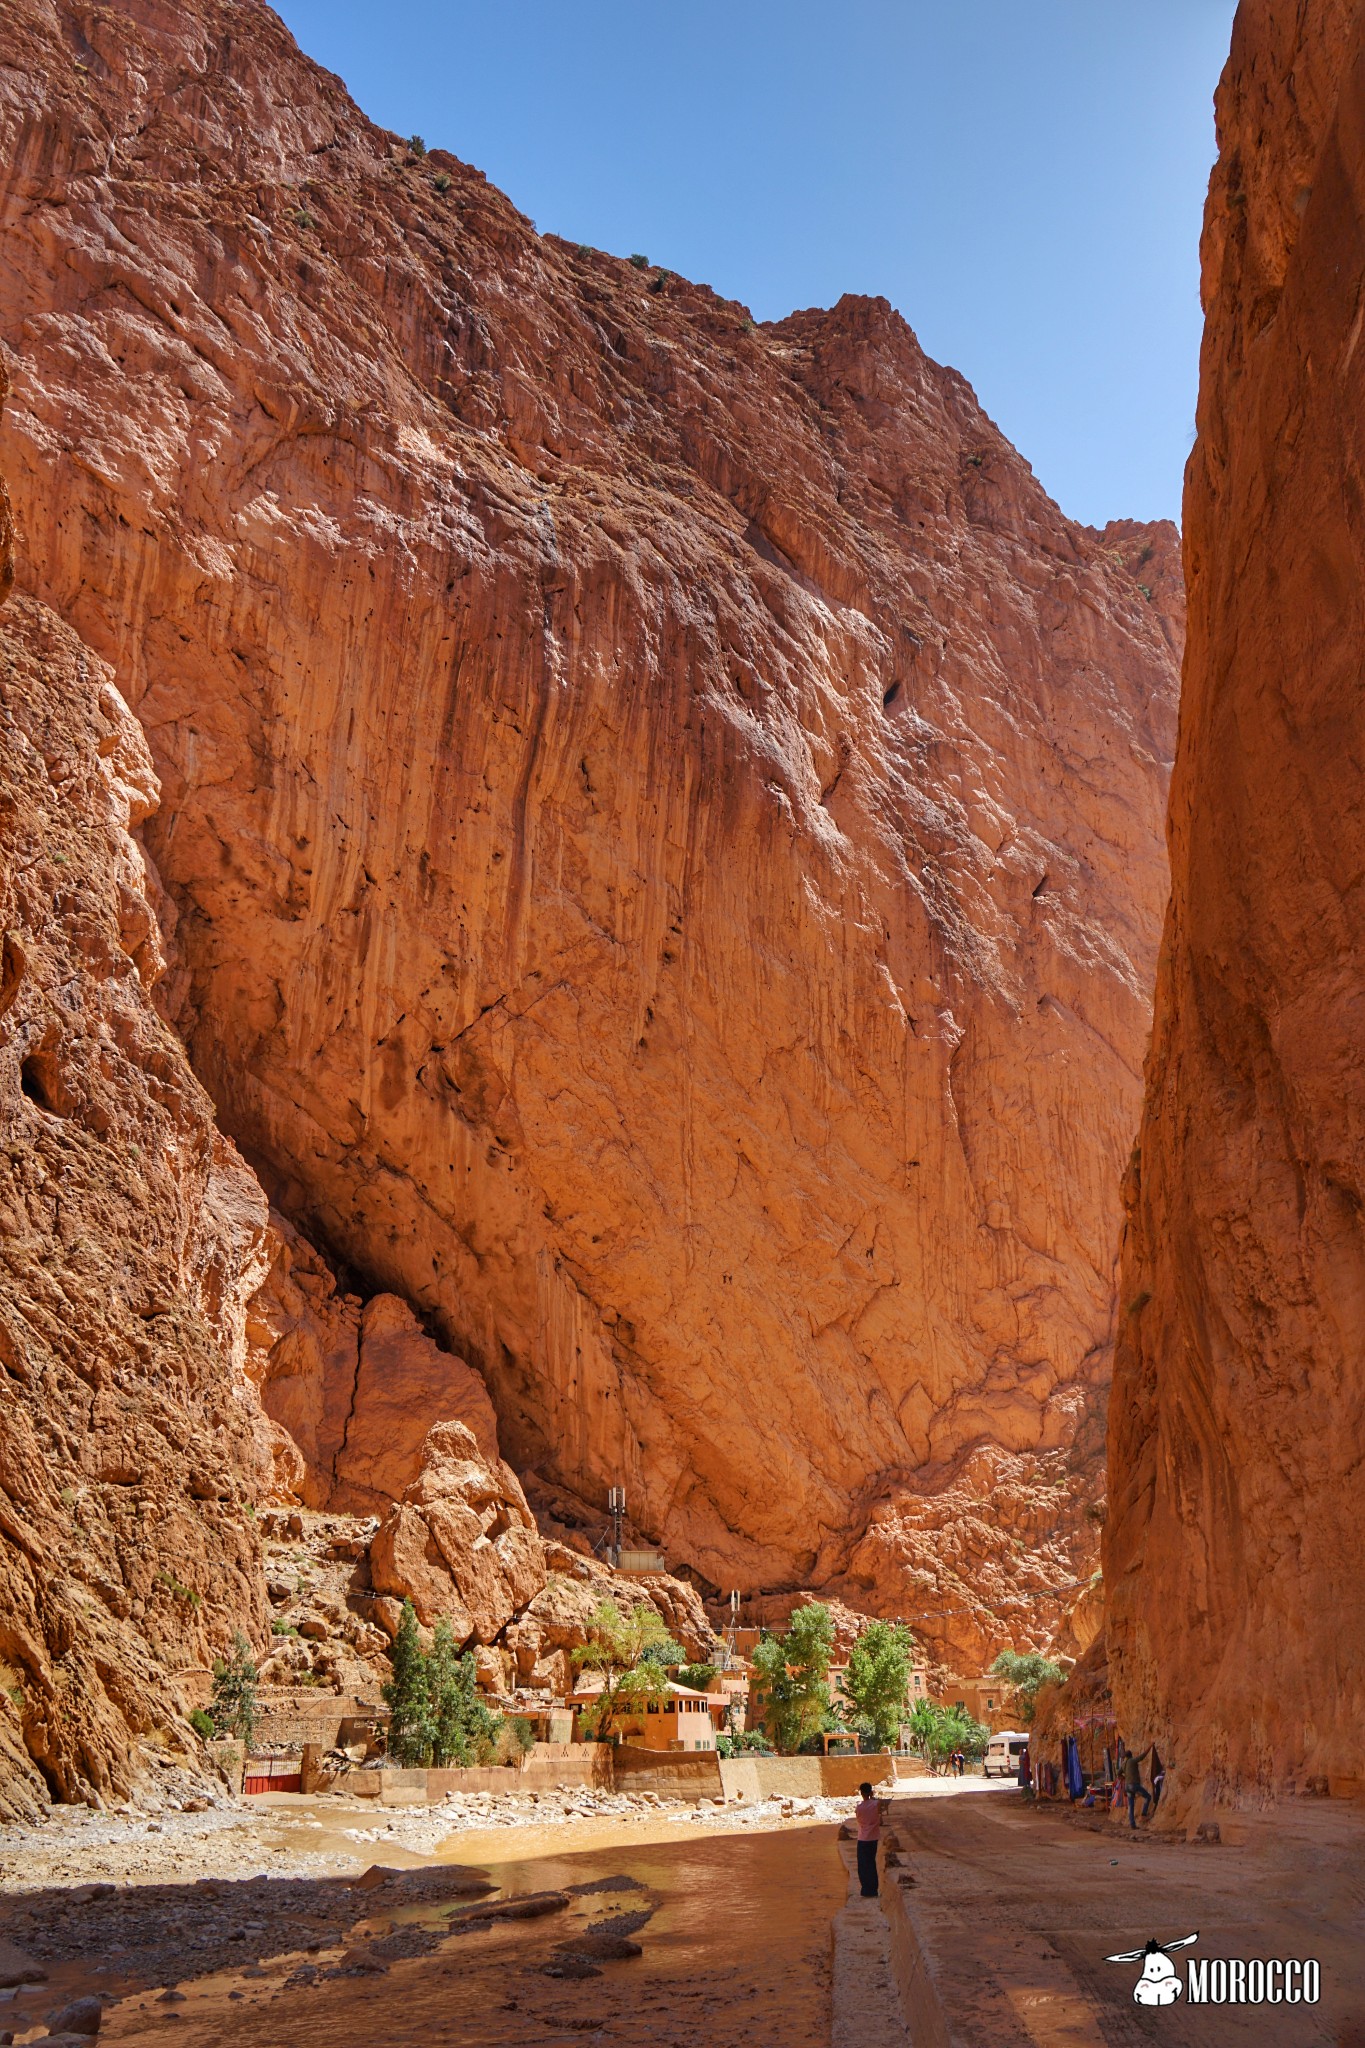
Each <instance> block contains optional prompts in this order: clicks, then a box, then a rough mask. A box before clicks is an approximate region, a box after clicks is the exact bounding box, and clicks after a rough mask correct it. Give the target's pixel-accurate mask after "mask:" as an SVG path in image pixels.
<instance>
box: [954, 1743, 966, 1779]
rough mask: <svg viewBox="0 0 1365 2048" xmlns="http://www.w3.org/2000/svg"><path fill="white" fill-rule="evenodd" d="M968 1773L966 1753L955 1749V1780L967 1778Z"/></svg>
mask: <svg viewBox="0 0 1365 2048" xmlns="http://www.w3.org/2000/svg"><path fill="white" fill-rule="evenodd" d="M966 1773H967V1757H966V1752H965V1751H964V1750H960V1749H955V1750H954V1751H953V1776H954V1777H955V1778H962V1777H965V1776H966Z"/></svg>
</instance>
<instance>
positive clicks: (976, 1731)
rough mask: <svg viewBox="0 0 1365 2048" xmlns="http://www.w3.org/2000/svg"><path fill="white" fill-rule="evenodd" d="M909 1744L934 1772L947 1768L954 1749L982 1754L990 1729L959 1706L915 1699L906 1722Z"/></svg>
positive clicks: (984, 1751) (988, 1738)
mask: <svg viewBox="0 0 1365 2048" xmlns="http://www.w3.org/2000/svg"><path fill="white" fill-rule="evenodd" d="M906 1726H907V1727H908V1729H909V1731H910V1743H911V1747H912V1748H913V1749H915V1750H917V1751H918V1752H919V1754H920V1755H921V1756H922V1757H923V1758H924V1761H925V1763H926V1764H927V1766H928V1768H929V1770H930V1772H931V1773H933V1774H937V1773H938V1772H940V1771H942V1770H945V1769H946V1768H947V1764H948V1759H949V1757H950V1756H951V1755H952V1753H953V1751H954V1750H955V1749H960V1750H961V1751H962V1752H963V1754H964V1755H966V1756H984V1755H985V1754H986V1744H987V1743H988V1742H989V1741H990V1738H991V1731H990V1729H989V1728H987V1727H985V1726H984V1725H983V1724H982V1723H981V1722H980V1721H978V1720H975V1719H974V1718H973V1716H972V1715H971V1714H968V1713H966V1712H965V1711H964V1710H963V1709H961V1708H959V1707H944V1706H940V1705H939V1704H938V1702H937V1701H936V1700H916V1701H915V1704H914V1706H913V1708H912V1709H911V1712H910V1718H909V1720H908V1722H907V1723H906Z"/></svg>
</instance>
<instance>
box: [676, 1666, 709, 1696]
mask: <svg viewBox="0 0 1365 2048" xmlns="http://www.w3.org/2000/svg"><path fill="white" fill-rule="evenodd" d="M715 1675H716V1667H715V1665H714V1664H680V1665H679V1666H678V1668H677V1670H676V1671H675V1672H674V1673H673V1676H674V1677H675V1678H676V1679H677V1681H678V1684H679V1685H686V1686H690V1688H691V1690H692V1691H693V1692H705V1691H706V1688H707V1686H708V1685H710V1683H711V1680H712V1679H713V1678H714V1677H715Z"/></svg>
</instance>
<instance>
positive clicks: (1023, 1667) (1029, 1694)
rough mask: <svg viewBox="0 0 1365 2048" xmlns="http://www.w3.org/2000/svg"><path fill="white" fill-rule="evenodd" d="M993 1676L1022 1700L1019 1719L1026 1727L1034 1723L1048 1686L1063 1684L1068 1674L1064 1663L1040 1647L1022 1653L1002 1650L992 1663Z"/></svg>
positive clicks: (1019, 1700) (1020, 1701)
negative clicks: (1056, 1660)
mask: <svg viewBox="0 0 1365 2048" xmlns="http://www.w3.org/2000/svg"><path fill="white" fill-rule="evenodd" d="M991 1673H992V1676H994V1677H996V1678H998V1679H999V1680H1000V1683H1001V1684H1002V1685H1007V1686H1008V1687H1009V1688H1010V1690H1011V1692H1012V1693H1013V1694H1014V1696H1015V1698H1016V1699H1017V1700H1018V1702H1019V1718H1020V1720H1021V1721H1022V1722H1023V1724H1024V1726H1025V1727H1026V1728H1029V1727H1031V1726H1032V1725H1033V1710H1034V1708H1035V1706H1036V1705H1037V1701H1038V1694H1039V1693H1040V1692H1041V1690H1042V1688H1043V1687H1044V1686H1045V1685H1060V1684H1061V1683H1062V1680H1063V1679H1064V1678H1065V1677H1066V1673H1065V1672H1064V1671H1063V1669H1062V1667H1061V1665H1060V1664H1054V1663H1053V1662H1052V1659H1051V1658H1050V1657H1044V1656H1042V1655H1041V1654H1040V1652H1039V1651H1037V1650H1028V1651H1026V1652H1025V1653H1024V1654H1023V1655H1022V1656H1021V1655H1020V1653H1019V1652H1018V1651H1017V1650H1002V1651H1001V1652H1000V1655H999V1656H998V1657H997V1658H996V1660H995V1662H994V1664H992V1666H991Z"/></svg>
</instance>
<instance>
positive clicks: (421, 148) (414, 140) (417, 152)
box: [408, 135, 427, 156]
mask: <svg viewBox="0 0 1365 2048" xmlns="http://www.w3.org/2000/svg"><path fill="white" fill-rule="evenodd" d="M426 153H427V146H426V144H425V142H423V140H422V138H421V136H420V135H410V136H409V137H408V154H409V156H425V155H426Z"/></svg>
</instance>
